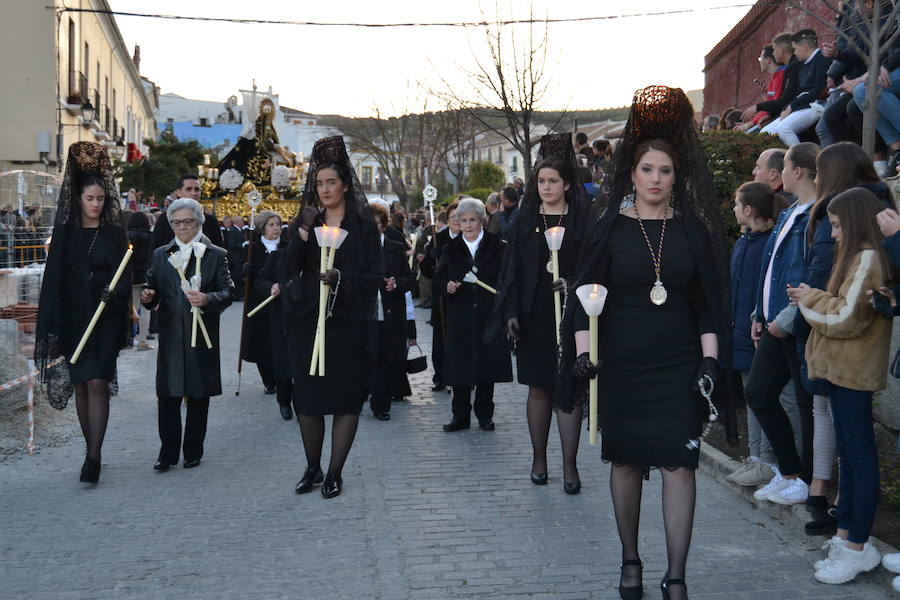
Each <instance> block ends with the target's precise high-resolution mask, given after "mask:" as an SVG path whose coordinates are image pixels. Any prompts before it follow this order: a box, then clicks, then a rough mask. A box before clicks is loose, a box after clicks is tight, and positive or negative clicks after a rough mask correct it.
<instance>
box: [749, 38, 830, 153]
mask: <svg viewBox="0 0 900 600" xmlns="http://www.w3.org/2000/svg"><path fill="white" fill-rule="evenodd" d="M791 45H792V46H793V47H794V54H795V55H796V56H797V58H798V59H799V60H800V61H801V62H802V64H801V65H800V69H799V71H798V74H797V86H798V87H797V94H796V96H794V97H793V98H790V99H789V101H790V103H789V104H788V105H787V107H785V109H784V110H783V111H781V115H780V116H779V117H778V118H777V119H775V120H774V121H772V122H771V123H769V124H768V125H766V126H765V127H763V129H762V131H763V133H771V134H775V135H777V136H778V137H779V138H780V139H781V141H782V142H783V143H784V144H785V145H787V146H793V145H794V144H798V143H799V142H800V137H799V136H800V134H801V133H803V132H804V131H806V130H807V129H809V128H810V127H812V126H813V125H815V124H816V122H817V121H818V120H819V117H820V116H821V114H822V111H823V110H824V107H823V106H822V105H821V104H819V103H818V101H819V97H820V96H821V95H822V93H823V92H824V91H825V89H826V80H827V78H828V67H829V66H830V65H831V59H830V58H828V57H826V56H825V55H824V54H822V51H821V50H819V41H818V37H817V36H816V32H815V31H813V30H812V29H801V30H800V31H798V32H797V33H795V34H794V35H792V36H791Z"/></svg>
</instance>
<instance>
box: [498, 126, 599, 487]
mask: <svg viewBox="0 0 900 600" xmlns="http://www.w3.org/2000/svg"><path fill="white" fill-rule="evenodd" d="M583 191H584V187H583V186H581V185H579V184H578V178H577V173H576V164H575V152H574V148H573V147H572V136H571V133H564V134H548V135H545V136H544V137H543V138H542V139H541V147H540V150H539V151H538V161H537V163H536V164H535V166H534V169H533V170H532V175H531V179H530V181H529V182H528V186H527V187H526V190H525V197H524V199H523V201H522V205H521V207H520V209H519V216H518V217H517V218H516V221H515V224H514V225H513V228H512V232H511V235H510V237H509V248H508V249H507V253H506V264H505V265H504V274H503V278H502V280H503V284H502V287H501V289H500V294H499V296H498V299H497V303H496V307H497V310H499V311H501V312H502V313H503V317H504V321H505V323H506V326H507V331H508V333H509V336H510V337H511V338H513V339H514V340H516V365H517V368H516V372H517V373H518V379H519V383H521V384H524V385H527V386H528V404H527V415H528V430H529V432H530V434H531V447H532V450H533V457H532V463H531V481H532V482H533V483H534V484H536V485H545V484H546V483H547V437H548V435H549V434H550V422H551V419H552V415H553V410H552V408H553V387H554V380H555V377H556V368H557V362H558V355H557V352H556V350H557V343H556V326H555V316H554V309H553V294H554V291H555V290H560V291H561V292H562V293H563V294H561V295H562V296H563V299H565V298H566V296H567V297H568V300H567V301H568V302H573V301H577V300H575V295H574V294H570V295H567V294H566V293H567V292H568V290H567V286H566V285H565V281H563V280H566V279H571V280H572V281H570V282H569V283H574V277H575V274H576V273H575V270H576V263H577V261H578V252H579V248H580V247H581V243H582V241H583V236H584V230H585V226H586V225H587V222H588V219H589V218H590V203H589V202H588V200H587V198H586V197H585V195H584V193H583ZM551 227H562V228H563V229H564V231H565V233H564V235H563V241H562V247H561V249H560V251H559V268H560V277H561V280H560V281H556V282H554V281H553V277H552V275H551V273H550V270H549V268H548V267H549V261H550V249H549V247H548V245H547V240H546V236H545V234H544V232H545V231H546V230H547V229H548V228H551ZM564 301H565V300H564ZM572 408H573V409H572V410H571V411H568V412H566V411H557V413H556V421H557V425H558V427H559V437H560V441H561V442H562V450H563V482H564V484H563V489H564V490H565V491H566V493H568V494H577V493H578V492H579V491H581V480H580V479H579V477H578V468H577V466H576V457H577V455H578V442H579V437H580V433H581V415H582V410H581V405H580V404H578V405H575V406H573V407H572Z"/></svg>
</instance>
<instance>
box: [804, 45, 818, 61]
mask: <svg viewBox="0 0 900 600" xmlns="http://www.w3.org/2000/svg"><path fill="white" fill-rule="evenodd" d="M818 53H819V49H818V48H816V49H815V50H814V51H813V53H812V54H810V55H809V58H807V59H806V60H804V61H803V64H804V65H808V64H809V63H811V62H812V59H814V58H815V57H816V54H818Z"/></svg>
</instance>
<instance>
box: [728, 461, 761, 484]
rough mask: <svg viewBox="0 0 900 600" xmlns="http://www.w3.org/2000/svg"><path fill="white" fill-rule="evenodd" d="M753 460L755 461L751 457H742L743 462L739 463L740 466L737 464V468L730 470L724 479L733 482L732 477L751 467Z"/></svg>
mask: <svg viewBox="0 0 900 600" xmlns="http://www.w3.org/2000/svg"><path fill="white" fill-rule="evenodd" d="M755 462H756V461H754V460H753V459H752V458H746V459H744V462H742V463H741V466H739V467H738V468H737V469H735V470H734V471H732V472H731V473H729V474H728V475H726V476H725V481H730V482H732V483H734V478H735V477H737V476H738V475H740V474H741V473H743V472H744V471H746V470H747V469H749V468H751V467H752V466H753V465H754V463H755Z"/></svg>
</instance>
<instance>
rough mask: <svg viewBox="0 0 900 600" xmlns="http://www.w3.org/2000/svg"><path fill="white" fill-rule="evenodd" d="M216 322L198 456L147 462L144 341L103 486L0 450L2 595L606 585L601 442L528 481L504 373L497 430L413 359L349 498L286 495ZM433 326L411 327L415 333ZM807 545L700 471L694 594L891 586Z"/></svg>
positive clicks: (426, 594)
mask: <svg viewBox="0 0 900 600" xmlns="http://www.w3.org/2000/svg"><path fill="white" fill-rule="evenodd" d="M420 316H424V315H420ZM225 321H226V326H225V327H224V331H223V344H224V346H223V347H224V348H226V351H225V352H224V367H223V372H225V373H226V375H225V382H224V383H225V384H226V388H227V389H228V393H227V394H226V395H224V396H222V397H220V398H218V399H215V400H214V402H213V405H212V407H211V408H210V420H209V433H208V437H207V446H206V453H205V456H204V460H203V464H202V465H201V467H200V468H197V469H194V470H191V471H186V470H184V469H181V468H177V469H174V470H172V471H170V472H168V473H164V474H158V473H155V472H154V471H153V470H152V468H151V467H152V465H153V462H154V460H155V458H156V453H157V449H158V443H159V442H158V438H157V433H156V407H155V398H154V395H153V374H154V370H155V362H154V360H155V357H154V353H152V352H140V353H138V352H135V351H128V352H126V353H123V355H122V358H121V359H120V361H119V365H120V379H121V382H122V392H121V395H120V396H119V397H118V398H115V399H114V400H113V402H114V409H113V412H112V417H111V422H110V429H109V435H108V437H107V442H106V445H105V447H104V455H103V458H104V466H103V474H102V478H101V482H100V485H99V486H97V488H96V489H90V488H88V487H86V486H84V485H83V484H80V483H78V480H77V479H78V470H79V468H80V465H81V461H82V459H83V446H82V444H81V442H80V440H78V439H77V438H76V439H74V440H73V441H72V442H71V443H69V444H67V445H64V446H60V447H55V448H44V449H42V450H41V451H40V452H39V453H38V454H37V455H36V456H34V457H23V458H22V459H19V460H13V461H7V462H6V463H3V464H0V514H2V515H3V526H2V528H0V598H10V599H12V598H16V599H18V598H29V599H32V598H33V599H43V598H46V599H52V600H67V599H76V598H77V599H82V598H117V599H119V598H135V599H141V600H146V599H152V598H173V599H175V598H179V599H180V598H196V599H206V598H216V599H219V598H239V599H251V598H252V599H255V598H260V599H262V598H265V599H267V600H269V599H274V598H366V599H367V598H373V599H374V598H377V599H383V600H393V599H396V600H403V599H407V598H409V599H420V598H421V599H453V598H502V599H507V598H531V599H550V598H553V599H576V598H577V599H581V598H594V599H601V598H602V599H606V598H617V597H618V594H617V591H616V586H617V584H618V563H619V547H618V542H617V538H616V532H615V524H614V521H613V516H612V508H611V504H610V499H609V490H608V487H607V479H608V467H607V466H605V465H603V464H602V463H601V461H600V455H599V447H591V446H589V445H588V444H587V442H586V438H585V439H584V440H583V446H582V453H581V478H582V482H583V485H584V489H583V491H582V493H581V495H578V496H567V495H565V494H564V493H563V492H562V489H561V488H562V480H561V471H562V467H561V464H560V463H561V459H560V457H559V453H558V452H553V453H552V454H551V463H550V466H551V471H550V485H548V486H546V487H536V486H534V485H532V484H531V483H530V481H529V478H528V473H529V470H530V466H531V463H530V444H529V439H528V434H527V428H526V424H525V411H524V406H523V404H524V391H523V388H522V387H520V386H518V385H512V384H509V385H504V386H500V387H499V388H498V394H497V413H496V417H495V419H496V423H497V431H496V432H493V433H486V432H482V431H480V430H478V429H474V430H470V431H467V432H461V433H456V434H445V433H443V432H442V431H441V427H440V426H441V424H442V423H444V422H445V421H446V420H447V417H448V414H449V401H450V398H449V395H448V394H445V393H439V394H434V395H433V394H432V393H431V392H430V390H429V388H428V381H429V375H428V374H427V373H426V374H423V375H419V376H417V377H416V378H415V379H414V381H413V387H414V389H415V395H414V397H413V398H412V400H411V401H410V402H407V403H403V404H395V406H394V408H393V413H392V415H393V417H392V420H391V421H390V422H388V423H382V422H379V421H376V420H375V419H373V418H372V417H371V414H370V412H369V411H368V408H366V409H365V410H364V412H363V416H362V419H361V423H360V430H359V436H358V438H357V441H356V445H355V446H354V448H353V452H352V453H351V456H350V459H349V461H348V463H347V466H346V468H345V471H344V484H345V487H344V494H343V495H342V496H340V497H339V498H336V499H334V500H330V501H327V500H324V499H323V498H322V497H321V495H320V494H318V493H313V494H309V495H306V496H296V495H295V494H294V492H293V486H294V483H295V482H296V481H297V480H298V479H299V477H300V474H301V473H302V471H303V468H304V467H305V461H304V459H303V454H302V448H301V443H300V437H299V433H298V428H297V425H296V423H295V422H285V421H282V420H281V418H280V417H279V415H278V411H277V408H276V405H275V400H274V399H273V398H272V397H271V396H264V395H263V394H262V393H261V386H260V383H259V378H258V376H257V375H256V373H255V369H254V367H253V366H252V365H250V368H249V370H248V369H245V377H244V384H243V391H242V393H241V395H240V396H239V397H236V396H235V395H234V392H233V390H234V383H235V376H234V375H233V373H234V365H235V352H234V348H235V346H236V340H237V334H238V331H237V321H238V312H237V308H236V307H232V308H231V309H229V311H228V313H226V318H225ZM429 329H430V328H429V327H427V326H426V325H425V324H424V323H422V322H420V323H419V331H420V332H422V335H421V338H422V339H423V341H426V335H427V334H428V333H429ZM38 431H39V429H38ZM38 442H40V439H38ZM326 443H327V442H326ZM551 448H553V449H554V450H556V449H557V448H558V438H557V437H556V434H555V433H554V434H553V438H552V440H551ZM659 487H660V480H659V476H658V475H654V476H653V478H652V480H651V481H650V482H649V483H648V484H646V486H645V492H644V511H645V512H644V516H643V518H642V534H641V536H642V537H641V554H642V557H643V559H644V562H645V564H646V571H645V583H646V591H647V594H646V597H650V598H653V597H658V594H659V592H657V591H656V590H655V586H657V585H658V581H659V579H660V578H661V576H662V574H663V572H664V570H665V551H664V545H663V530H662V519H661V514H660V510H659V505H660V495H659ZM812 547H813V546H812V544H811V543H810V541H809V540H807V539H797V538H796V537H795V536H793V535H791V534H789V533H788V531H787V530H786V528H784V527H783V526H781V525H780V524H778V523H776V522H774V521H772V520H771V519H769V518H768V517H766V516H765V515H763V514H762V513H761V512H760V511H757V510H755V509H753V508H752V507H751V506H749V505H748V504H747V503H746V502H745V501H743V500H741V499H739V498H737V497H736V496H735V495H733V494H732V493H731V492H729V491H728V490H726V489H724V488H723V487H721V486H720V485H719V484H717V483H715V482H713V481H712V480H710V479H708V478H706V477H703V476H699V502H698V508H697V520H696V524H695V535H694V545H693V550H692V554H691V561H690V564H689V573H688V582H689V585H690V593H691V597H692V598H721V599H726V598H727V599H740V598H746V599H762V598H772V599H788V598H790V599H793V598H865V599H868V598H886V597H889V595H888V593H887V592H886V591H884V588H882V587H880V586H878V585H877V584H875V583H874V582H872V581H870V580H867V579H863V581H862V582H861V583H857V584H853V585H849V586H825V585H821V584H817V583H815V582H814V581H813V578H812V568H811V564H812V562H813V561H814V560H816V559H818V558H819V556H820V553H819V552H814V551H812V550H811V548H812Z"/></svg>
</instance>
